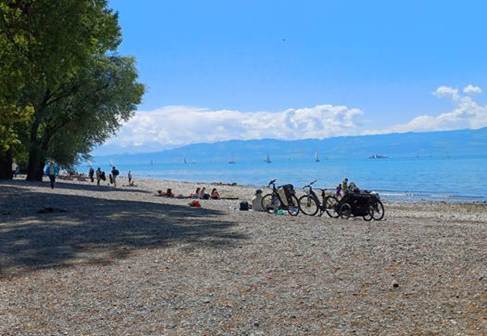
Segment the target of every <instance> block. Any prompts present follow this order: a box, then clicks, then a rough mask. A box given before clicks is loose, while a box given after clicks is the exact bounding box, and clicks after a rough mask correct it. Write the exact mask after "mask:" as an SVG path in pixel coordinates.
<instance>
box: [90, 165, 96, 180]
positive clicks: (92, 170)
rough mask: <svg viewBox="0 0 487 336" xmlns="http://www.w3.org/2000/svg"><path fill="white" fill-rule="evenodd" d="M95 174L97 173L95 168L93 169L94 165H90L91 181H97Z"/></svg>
mask: <svg viewBox="0 0 487 336" xmlns="http://www.w3.org/2000/svg"><path fill="white" fill-rule="evenodd" d="M94 175H95V170H94V169H93V167H90V171H89V172H88V176H89V177H90V181H91V182H95V178H94Z"/></svg>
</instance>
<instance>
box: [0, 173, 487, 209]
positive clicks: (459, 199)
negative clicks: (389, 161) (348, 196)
mask: <svg viewBox="0 0 487 336" xmlns="http://www.w3.org/2000/svg"><path fill="white" fill-rule="evenodd" d="M134 175H135V174H134ZM19 176H20V177H18V178H15V179H14V181H25V175H19ZM83 177H84V178H85V179H86V181H88V177H87V175H83ZM139 177H140V178H139ZM45 178H46V177H44V179H45ZM57 180H58V181H62V182H74V183H79V182H81V183H83V181H80V180H77V178H76V177H75V178H74V179H65V177H63V176H61V177H58V178H57ZM117 180H118V181H125V182H126V183H127V184H128V179H127V177H125V176H119V177H118V178H117ZM5 181H8V180H5ZM134 181H135V184H136V185H137V182H139V183H141V184H142V185H144V186H145V187H149V186H151V185H165V184H167V185H174V184H182V185H184V186H194V189H196V187H197V186H208V188H207V189H209V188H213V187H215V188H217V189H218V187H237V188H244V189H246V190H253V191H255V190H256V189H263V190H267V189H269V188H268V187H267V186H265V185H261V186H259V185H254V184H239V183H236V182H224V181H211V182H208V181H189V180H176V179H173V180H170V179H164V178H157V177H151V176H143V175H136V176H135V177H134ZM25 182H27V183H29V182H28V181H25ZM32 183H38V182H32ZM95 185H96V181H95ZM103 185H104V186H109V185H108V183H107V181H105V182H103ZM294 187H295V191H296V193H297V194H303V190H302V188H301V187H297V186H294ZM325 189H326V190H327V191H331V190H334V188H333V189H332V188H325ZM158 190H159V189H158ZM269 190H270V189H269ZM372 190H373V191H375V192H377V193H379V195H380V197H381V200H382V201H384V202H386V203H390V204H437V203H438V204H456V205H463V204H466V205H468V204H474V205H487V197H482V196H468V195H463V196H458V195H447V196H445V197H438V196H437V195H444V194H445V193H444V192H438V193H437V194H436V196H433V197H425V196H424V195H423V194H430V195H431V194H433V195H435V193H434V192H426V191H424V192H419V191H418V192H409V191H394V190H380V189H372ZM173 192H174V190H173ZM419 195H422V196H419ZM251 196H253V192H252V193H251V194H250V197H251ZM391 196H392V197H391Z"/></svg>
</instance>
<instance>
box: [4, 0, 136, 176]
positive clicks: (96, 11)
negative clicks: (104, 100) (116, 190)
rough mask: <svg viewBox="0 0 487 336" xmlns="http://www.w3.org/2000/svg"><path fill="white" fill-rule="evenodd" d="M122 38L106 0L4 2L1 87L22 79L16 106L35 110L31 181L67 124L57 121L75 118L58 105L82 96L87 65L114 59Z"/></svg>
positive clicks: (31, 128)
mask: <svg viewBox="0 0 487 336" xmlns="http://www.w3.org/2000/svg"><path fill="white" fill-rule="evenodd" d="M120 39H121V35H120V27H119V25H118V17H117V14H116V13H114V12H113V11H111V10H110V9H109V8H108V6H107V2H106V1H105V0H56V1H52V0H3V1H1V2H0V41H2V42H1V43H2V44H3V50H2V53H3V54H5V55H8V56H9V57H7V58H8V59H9V60H10V62H7V63H6V64H2V65H0V67H4V68H5V69H4V71H3V72H4V73H6V75H5V76H4V77H2V78H1V79H0V81H1V82H0V88H2V87H8V86H9V85H10V84H9V80H10V77H12V78H15V79H16V81H17V83H18V82H20V83H21V84H20V85H17V86H16V87H17V88H19V90H18V91H17V92H16V97H15V105H16V106H17V107H19V108H21V109H23V108H28V109H32V115H31V120H30V123H29V129H28V137H27V139H26V141H25V142H26V143H25V145H26V147H27V148H28V151H29V159H28V167H27V179H28V180H39V179H41V178H42V168H43V166H44V163H45V160H46V155H48V152H49V143H50V142H51V140H52V139H53V138H54V137H55V134H57V133H58V132H64V129H63V128H64V127H68V126H67V125H64V122H63V123H61V124H56V121H55V120H57V121H59V120H65V119H69V118H71V116H72V109H69V108H68V109H62V108H59V107H60V106H65V107H66V106H69V102H70V101H71V102H72V101H73V99H74V98H73V97H76V96H78V97H79V95H80V94H83V93H82V90H84V89H85V88H84V87H83V86H82V85H81V84H82V83H84V80H83V78H84V76H86V73H87V72H89V70H88V69H93V67H94V64H95V63H96V62H97V60H100V59H102V58H103V57H110V56H109V55H110V53H113V52H115V51H116V49H117V47H118V45H119V43H120ZM12 55H13V57H11V56H12ZM7 91H8V92H12V90H7ZM139 98H140V97H139ZM136 102H137V100H134V101H133V103H136ZM112 112H113V110H112ZM116 113H118V112H115V114H116ZM81 119H82V120H84V119H83V118H81ZM81 119H80V120H81ZM53 125H54V126H53ZM84 135H86V134H84ZM84 135H83V134H79V135H78V136H79V137H81V138H83V136H84ZM53 141H54V140H53ZM52 143H56V142H52ZM56 144H57V145H62V144H60V143H59V142H57V143H56ZM53 151H55V149H53Z"/></svg>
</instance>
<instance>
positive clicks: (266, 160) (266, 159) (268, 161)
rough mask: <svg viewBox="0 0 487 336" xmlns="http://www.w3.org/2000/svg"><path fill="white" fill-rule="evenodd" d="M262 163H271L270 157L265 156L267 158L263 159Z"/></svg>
mask: <svg viewBox="0 0 487 336" xmlns="http://www.w3.org/2000/svg"><path fill="white" fill-rule="evenodd" d="M264 162H267V163H271V162H272V161H271V157H270V156H269V154H267V157H266V158H265V160H264Z"/></svg>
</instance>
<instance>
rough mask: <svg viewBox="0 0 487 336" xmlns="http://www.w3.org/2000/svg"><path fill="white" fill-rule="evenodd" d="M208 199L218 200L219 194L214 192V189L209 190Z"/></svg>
mask: <svg viewBox="0 0 487 336" xmlns="http://www.w3.org/2000/svg"><path fill="white" fill-rule="evenodd" d="M210 198H211V199H220V194H219V193H218V191H217V190H216V188H213V189H212V190H211V194H210Z"/></svg>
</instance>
